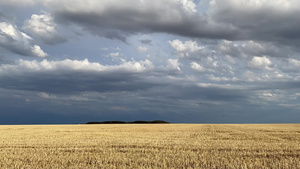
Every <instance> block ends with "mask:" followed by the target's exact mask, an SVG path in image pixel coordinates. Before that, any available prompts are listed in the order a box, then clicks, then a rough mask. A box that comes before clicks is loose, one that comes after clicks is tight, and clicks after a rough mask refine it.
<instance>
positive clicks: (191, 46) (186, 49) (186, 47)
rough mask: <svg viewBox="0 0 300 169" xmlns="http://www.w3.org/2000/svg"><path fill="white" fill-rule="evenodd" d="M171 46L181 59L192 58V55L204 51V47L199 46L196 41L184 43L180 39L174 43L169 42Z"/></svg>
mask: <svg viewBox="0 0 300 169" xmlns="http://www.w3.org/2000/svg"><path fill="white" fill-rule="evenodd" d="M169 44H170V45H171V46H172V47H173V48H174V49H175V50H176V52H177V53H178V54H179V55H180V56H181V57H186V58H188V57H190V55H191V54H193V53H195V52H198V51H199V50H201V49H203V47H200V46H198V43H197V42H196V41H192V40H188V41H185V42H182V41H180V40H178V39H175V40H173V41H169Z"/></svg>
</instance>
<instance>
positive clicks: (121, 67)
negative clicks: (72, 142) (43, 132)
mask: <svg viewBox="0 0 300 169" xmlns="http://www.w3.org/2000/svg"><path fill="white" fill-rule="evenodd" d="M299 16H300V1H298V0H273V1H270V0H194V1H192V0H126V1H122V0H101V1H99V0H86V1H82V0H10V1H7V0H0V109H1V110H0V124H37V123H43V124H44V123H84V122H87V121H105V120H124V121H131V120H155V119H162V120H166V121H170V122H181V123H287V122H288V123H294V122H300V55H299V53H300V51H299V50H300V49H299V45H300V31H299V30H300V17H299Z"/></svg>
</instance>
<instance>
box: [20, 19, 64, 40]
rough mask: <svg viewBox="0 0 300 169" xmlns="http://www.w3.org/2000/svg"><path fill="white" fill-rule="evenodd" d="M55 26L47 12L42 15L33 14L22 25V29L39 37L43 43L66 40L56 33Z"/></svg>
mask: <svg viewBox="0 0 300 169" xmlns="http://www.w3.org/2000/svg"><path fill="white" fill-rule="evenodd" d="M56 27H57V25H56V23H55V22H54V20H53V18H52V16H51V15H50V14H49V13H44V14H42V15H36V14H33V15H32V16H31V18H30V19H29V20H26V21H25V22H24V25H23V29H24V30H26V31H27V32H29V33H31V34H32V35H33V36H34V37H37V38H39V39H41V40H42V41H43V42H44V43H46V44H51V45H52V44H57V43H62V42H65V41H66V39H65V38H63V37H62V36H60V35H59V34H58V32H57V30H56Z"/></svg>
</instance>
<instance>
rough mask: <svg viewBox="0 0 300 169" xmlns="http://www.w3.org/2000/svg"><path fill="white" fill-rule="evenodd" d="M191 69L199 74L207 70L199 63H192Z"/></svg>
mask: <svg viewBox="0 0 300 169" xmlns="http://www.w3.org/2000/svg"><path fill="white" fill-rule="evenodd" d="M191 68H192V69H193V70H195V71H197V72H204V71H205V69H204V68H203V67H202V66H201V65H199V64H198V63H196V62H192V63H191Z"/></svg>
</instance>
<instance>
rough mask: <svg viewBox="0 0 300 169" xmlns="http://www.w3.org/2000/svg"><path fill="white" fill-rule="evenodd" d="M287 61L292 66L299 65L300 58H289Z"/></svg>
mask: <svg viewBox="0 0 300 169" xmlns="http://www.w3.org/2000/svg"><path fill="white" fill-rule="evenodd" d="M289 63H290V64H291V65H293V66H294V67H298V68H299V67H300V60H297V59H292V58H289Z"/></svg>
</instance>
